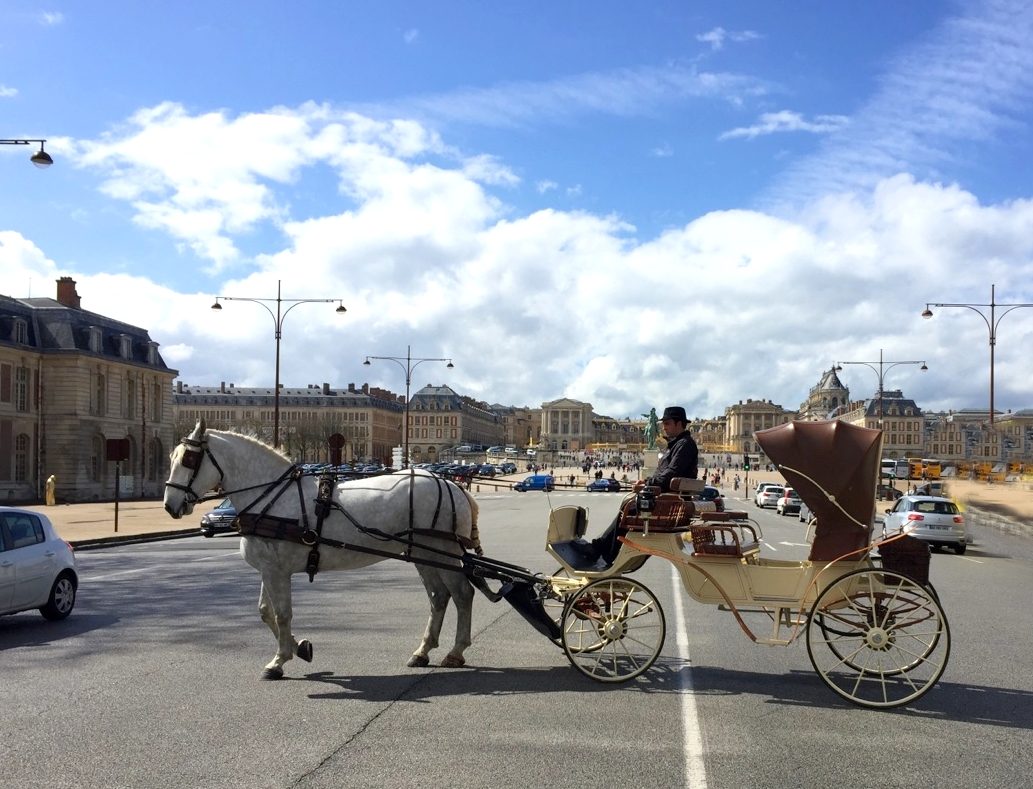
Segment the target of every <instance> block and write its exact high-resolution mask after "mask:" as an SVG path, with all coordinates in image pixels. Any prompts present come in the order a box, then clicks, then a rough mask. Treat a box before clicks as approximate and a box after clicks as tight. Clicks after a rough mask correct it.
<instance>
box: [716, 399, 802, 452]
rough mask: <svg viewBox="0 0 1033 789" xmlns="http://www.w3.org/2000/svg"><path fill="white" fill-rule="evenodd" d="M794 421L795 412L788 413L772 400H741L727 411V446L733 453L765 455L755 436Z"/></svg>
mask: <svg viewBox="0 0 1033 789" xmlns="http://www.w3.org/2000/svg"><path fill="white" fill-rule="evenodd" d="M793 419H796V412H795V411H787V410H786V409H784V408H783V407H782V406H780V405H777V404H775V403H772V402H771V401H770V400H753V399H748V400H745V401H743V400H740V401H739V402H738V403H737V404H736V405H731V406H728V408H726V409H725V445H726V446H729V447H732V449H731V450H729V451H731V452H732V453H749V454H751V455H763V454H764V453H763V450H762V449H761V448H760V444H758V443H757V439H756V438H755V436H754V435H753V434H754V433H756V432H757V431H758V430H766V429H767V428H769V427H776V426H777V425H782V424H785V423H786V422H790V421H792V420H793Z"/></svg>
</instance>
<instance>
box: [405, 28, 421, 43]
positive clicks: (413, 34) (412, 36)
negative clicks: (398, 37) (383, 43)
mask: <svg viewBox="0 0 1033 789" xmlns="http://www.w3.org/2000/svg"><path fill="white" fill-rule="evenodd" d="M419 37H420V31H419V30H417V29H416V28H415V27H411V28H409V29H408V30H406V31H405V32H404V33H402V39H403V40H404V41H405V43H406V44H412V43H413V42H414V41H416V39H417V38H419Z"/></svg>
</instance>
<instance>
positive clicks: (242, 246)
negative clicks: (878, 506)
mask: <svg viewBox="0 0 1033 789" xmlns="http://www.w3.org/2000/svg"><path fill="white" fill-rule="evenodd" d="M1031 40H1033V0H1028V1H1020V0H971V1H969V0H954V1H953V2H949V1H944V2H933V1H932V0H915V1H914V2H908V3H901V2H899V0H867V1H866V2H864V3H829V2H821V1H819V0H800V2H795V3H791V4H783V3H771V2H770V1H769V0H743V1H742V2H736V3H727V2H719V1H717V0H713V1H711V0H706V1H700V2H689V1H688V0H678V1H677V2H675V1H673V0H672V1H669V2H668V1H666V0H659V1H658V2H642V3H628V2H617V0H596V2H592V3H586V2H555V0H552V1H551V2H538V0H525V1H524V2H520V3H512V4H502V3H484V2H479V1H475V0H456V1H454V2H449V1H448V0H446V1H445V2H441V3H418V2H412V0H408V1H407V2H406V1H403V0H378V2H353V3H338V2H330V1H329V0H327V1H326V2H321V1H319V0H301V1H300V2H298V3H290V4H285V3H282V2H272V1H271V0H249V2H242V1H241V0H221V1H220V2H219V3H211V2H208V1H207V0H205V1H204V2H201V1H200V0H181V1H180V2H176V3H139V2H129V1H126V2H118V1H116V0H98V1H97V2H94V3H89V4H83V3H73V2H35V1H34V0H7V2H5V3H3V4H2V5H0V137H2V138H6V139H10V138H21V137H31V138H46V140H47V143H46V150H47V151H48V152H49V153H51V155H52V156H53V158H54V162H55V163H54V165H53V166H52V167H50V168H49V169H46V170H38V169H36V168H34V167H32V166H31V164H30V163H29V161H28V156H29V154H30V153H31V152H32V149H29V148H26V147H24V146H13V145H6V146H0V293H3V294H4V295H8V296H12V297H16V298H23V297H28V296H33V297H41V296H49V297H53V296H54V295H55V293H56V286H55V280H57V279H58V278H59V277H63V276H69V277H72V278H73V279H75V280H76V282H77V283H78V285H77V287H78V292H79V294H80V296H81V298H82V307H83V308H84V309H87V310H90V311H93V312H96V313H100V314H103V315H106V316H109V317H112V318H115V319H118V320H121V321H124V322H126V323H129V324H132V325H134V326H139V327H142V328H144V329H146V330H147V331H148V332H149V333H150V336H151V339H153V340H155V341H156V342H158V343H159V344H160V351H161V353H162V356H163V358H164V359H165V361H166V363H167V364H168V365H169V366H170V367H171V368H173V369H175V370H177V371H178V374H179V380H181V381H182V382H183V383H185V384H187V385H192V386H213V385H218V384H219V383H220V382H226V383H231V382H232V383H234V384H235V385H237V386H271V385H272V383H273V380H274V351H275V341H274V334H275V329H276V319H275V317H274V316H275V311H276V304H275V299H276V297H277V293H278V288H279V293H280V295H281V298H282V299H283V300H284V301H283V302H282V304H281V308H282V309H284V310H286V309H288V308H289V312H286V313H281V321H280V327H281V329H282V338H281V354H282V359H281V375H280V380H281V382H282V383H283V385H285V386H288V387H304V386H306V385H309V384H321V383H323V382H326V383H330V384H331V386H333V387H344V386H346V385H347V384H348V383H363V382H368V383H370V384H371V385H374V386H381V387H384V388H387V389H391V390H392V391H395V392H399V393H401V392H404V391H405V378H406V372H407V370H406V364H405V363H394V362H390V361H374V362H373V364H372V365H371V366H368V367H367V366H364V365H363V364H362V363H363V361H364V359H365V358H366V357H367V356H386V357H406V356H407V355H410V356H411V357H412V358H413V359H422V358H428V359H434V358H450V359H452V361H453V363H454V368H453V369H446V368H445V365H444V363H441V362H435V361H426V362H420V363H419V364H417V365H415V367H414V368H413V369H412V375H411V384H412V391H417V390H418V389H419V388H421V387H422V386H424V385H426V384H434V385H441V384H445V385H448V386H451V387H452V388H453V389H455V390H456V391H458V392H459V393H461V394H465V395H469V396H471V397H474V398H476V399H479V400H484V401H486V402H488V403H493V404H494V403H499V404H504V405H518V406H532V407H535V406H538V405H540V404H541V403H542V402H545V401H549V400H554V399H557V398H560V397H570V398H574V399H577V400H582V401H586V402H589V403H591V404H592V405H593V408H594V410H595V411H596V413H599V414H605V415H608V416H612V417H615V418H624V417H632V418H636V417H638V416H640V415H641V414H645V413H647V412H648V411H649V409H650V408H651V407H656V408H663V407H665V406H667V405H683V406H684V407H685V408H686V410H687V411H688V413H689V414H690V416H693V417H702V418H709V417H714V416H719V415H721V414H723V413H724V410H725V408H726V407H727V406H729V405H732V404H734V403H737V402H739V401H741V400H746V399H749V398H752V399H765V400H771V401H773V402H775V403H778V404H780V405H782V406H784V407H786V408H788V409H796V408H798V407H799V406H800V404H801V403H802V402H803V401H804V400H805V399H806V397H807V394H808V389H809V388H810V387H811V386H813V385H815V384H816V383H817V382H818V380H819V379H820V377H821V375H822V372H823V371H825V370H827V369H829V368H830V367H831V366H832V365H833V364H834V363H836V362H844V361H862V362H869V363H870V364H871V367H868V368H866V367H865V366H863V365H844V369H843V371H842V373H841V374H840V376H841V378H842V380H843V381H844V383H846V385H847V386H849V387H850V390H851V395H852V397H855V398H863V397H871V396H873V394H874V392H875V391H876V390H877V388H878V383H879V364H878V362H879V359H880V356H881V358H882V359H883V367H882V374H883V384H884V388H885V389H887V390H890V389H901V390H902V391H903V392H904V394H905V396H907V397H911V398H913V399H915V400H916V401H917V402H918V404H919V406H921V407H922V408H923V409H926V410H932V411H941V410H949V409H964V408H977V409H985V408H987V407H988V390H989V364H990V362H989V359H990V355H989V342H988V340H989V337H990V330H989V326H990V323H989V317H990V316H989V306H988V305H989V303H990V301H991V287H992V286H995V288H996V290H995V301H996V302H997V303H998V304H1025V303H1033V232H1031V231H1033V180H1031V179H1030V173H1031V172H1033V168H1031V167H1030V164H1029V162H1030V161H1031V159H1033V134H1031V128H1030V126H1031V122H1033V47H1030V46H1029V41H1031ZM216 296H230V297H236V298H238V299H249V298H250V299H259V300H262V299H266V300H272V301H260V302H258V303H249V302H246V301H238V302H234V301H227V302H225V304H224V309H223V310H221V311H218V312H216V311H213V310H211V309H210V307H211V304H212V303H213V301H214V300H215V297H216ZM304 299H333V300H337V299H340V300H341V303H343V305H344V306H345V307H346V308H347V312H346V313H344V314H343V315H342V314H337V313H336V312H335V311H334V307H335V306H336V303H326V304H324V303H320V302H313V303H305V302H301V303H299V301H300V300H304ZM930 302H931V303H945V304H967V305H971V306H969V307H943V308H936V307H934V308H933V313H934V315H933V318H932V319H930V320H923V318H922V317H921V313H922V311H923V310H924V309H925V307H926V304H927V303H930ZM978 305H987V306H985V307H981V306H978ZM1006 309H1007V308H1006V307H998V308H997V310H996V313H995V323H996V327H995V328H996V335H997V344H996V349H995V350H996V365H995V370H996V381H995V405H996V407H997V408H998V409H999V410H1007V409H1012V410H1017V409H1021V408H1033V354H1031V353H1030V349H1031V347H1033V310H1029V309H1022V308H1019V309H1016V310H1013V311H1011V312H1008V313H1007V314H1005V311H1006ZM977 313H982V316H981V314H977ZM997 320H999V322H996V321H997ZM918 360H921V361H925V362H926V364H927V367H928V370H926V371H922V370H920V369H919V366H918V365H908V364H902V365H897V364H895V362H897V361H918Z"/></svg>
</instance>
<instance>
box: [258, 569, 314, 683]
mask: <svg viewBox="0 0 1033 789" xmlns="http://www.w3.org/2000/svg"><path fill="white" fill-rule="evenodd" d="M258 610H259V614H260V615H261V617H262V621H263V622H265V623H266V624H267V625H268V626H269V629H270V630H272V631H273V636H274V637H275V638H276V642H277V650H276V655H275V656H274V657H273V659H272V660H271V661H269V662H268V663H267V664H266V666H265V670H264V671H263V673H262V678H263V679H282V678H283V665H284V663H286V662H287V661H288V660H290V659H291V658H293V657H294V654H295V653H297V654H298V656H299V657H301V658H302V659H307V660H311V659H312V645H311V644H310V643H309V642H308V641H302V642H301V643H300V644H299V643H298V642H297V641H296V640H295V639H294V636H293V634H292V633H291V619H292V616H293V613H292V610H291V577H290V575H289V574H287V573H271V572H270V573H263V575H262V594H261V598H260V600H259V606H258ZM306 655H307V657H306Z"/></svg>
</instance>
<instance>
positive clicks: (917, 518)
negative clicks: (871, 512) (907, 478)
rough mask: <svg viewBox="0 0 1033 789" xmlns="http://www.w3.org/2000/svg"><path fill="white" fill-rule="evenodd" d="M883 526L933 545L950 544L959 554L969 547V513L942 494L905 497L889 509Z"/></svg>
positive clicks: (889, 530)
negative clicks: (963, 513)
mask: <svg viewBox="0 0 1033 789" xmlns="http://www.w3.org/2000/svg"><path fill="white" fill-rule="evenodd" d="M883 528H884V529H885V530H886V531H887V532H895V531H898V530H902V531H905V532H907V533H908V534H910V535H911V536H912V537H917V538H918V539H920V540H925V541H926V542H928V543H930V544H932V545H933V546H950V547H951V548H953V549H954V551H955V553H958V554H962V553H964V552H965V549H966V548H967V547H968V536H967V534H966V532H965V516H964V515H962V514H961V511H960V510H959V509H958V505H957V504H955V503H954V502H953V501H951V500H950V499H947V498H944V497H942V496H914V495H907V496H901V497H900V498H899V499H897V503H896V504H894V505H893V508H892V509H888V510H886V516H885V517H884V518H883Z"/></svg>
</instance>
